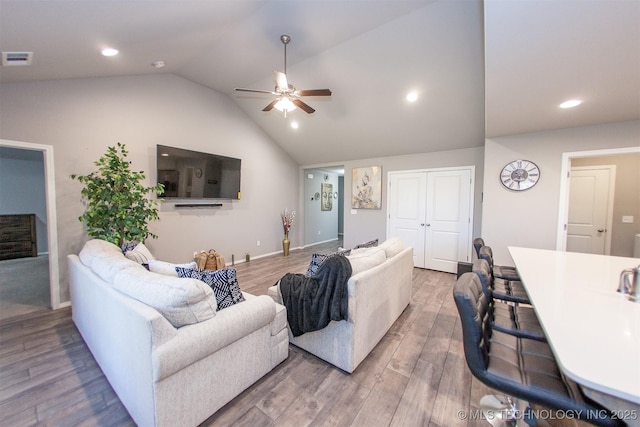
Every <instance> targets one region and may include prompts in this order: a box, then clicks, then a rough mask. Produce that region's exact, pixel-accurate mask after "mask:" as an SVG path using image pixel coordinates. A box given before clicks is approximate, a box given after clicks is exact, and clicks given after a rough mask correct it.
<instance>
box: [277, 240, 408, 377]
mask: <svg viewBox="0 0 640 427" xmlns="http://www.w3.org/2000/svg"><path fill="white" fill-rule="evenodd" d="M358 252H359V253H356V252H353V254H352V255H350V256H348V258H349V260H350V261H351V266H352V269H353V274H352V276H351V278H350V279H349V281H348V282H347V288H348V304H349V314H348V319H347V320H341V321H339V322H336V321H331V322H330V323H329V325H328V326H327V327H325V328H324V329H321V330H319V331H313V332H307V333H305V334H303V335H299V336H297V337H294V336H293V334H291V331H289V341H290V342H291V343H292V344H294V345H296V346H298V347H300V348H302V349H304V350H306V351H308V352H309V353H312V354H314V355H316V356H318V357H319V358H321V359H323V360H325V361H327V362H329V363H331V364H332V365H334V366H337V367H338V368H340V369H342V370H344V371H346V372H349V373H352V372H353V371H354V370H355V369H356V368H357V367H358V365H359V364H360V363H361V362H362V361H363V360H364V358H365V357H367V355H368V354H369V353H370V352H371V350H373V348H374V347H375V346H376V344H378V342H379V341H380V340H381V339H382V337H383V336H384V335H385V334H386V333H387V331H388V330H389V328H390V327H391V325H393V323H394V322H395V321H396V319H397V318H398V317H399V316H400V314H402V312H403V311H404V309H405V308H406V307H407V305H409V303H410V301H411V284H412V278H413V248H410V247H409V248H405V247H404V246H403V245H402V242H401V241H400V240H399V239H397V238H393V239H389V240H387V241H386V242H383V243H381V244H380V245H379V246H377V247H374V248H369V249H366V250H362V251H361V250H358ZM268 295H269V296H271V297H272V298H273V299H274V301H276V302H278V303H282V294H281V293H280V288H279V284H276V285H274V286H272V287H270V288H269V290H268Z"/></svg>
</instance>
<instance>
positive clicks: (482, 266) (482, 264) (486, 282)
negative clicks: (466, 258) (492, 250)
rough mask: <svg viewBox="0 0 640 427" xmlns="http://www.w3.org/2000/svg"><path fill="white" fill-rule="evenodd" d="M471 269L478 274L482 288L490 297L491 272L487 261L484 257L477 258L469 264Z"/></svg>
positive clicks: (491, 287)
mask: <svg viewBox="0 0 640 427" xmlns="http://www.w3.org/2000/svg"><path fill="white" fill-rule="evenodd" d="M471 271H472V272H474V273H476V274H477V275H478V278H479V279H480V283H481V284H482V290H483V291H484V293H485V294H486V295H487V296H488V297H492V296H493V294H492V292H491V290H492V289H493V272H492V271H491V267H489V263H488V262H487V260H485V259H477V260H475V261H474V262H473V265H472V266H471Z"/></svg>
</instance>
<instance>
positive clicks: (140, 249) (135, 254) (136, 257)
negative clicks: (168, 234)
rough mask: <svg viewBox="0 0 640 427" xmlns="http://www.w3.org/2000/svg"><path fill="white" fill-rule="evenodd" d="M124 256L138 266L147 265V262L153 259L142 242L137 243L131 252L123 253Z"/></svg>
mask: <svg viewBox="0 0 640 427" xmlns="http://www.w3.org/2000/svg"><path fill="white" fill-rule="evenodd" d="M124 256H126V257H127V258H129V259H130V260H131V261H135V262H137V263H138V264H149V260H151V259H155V258H154V257H153V255H151V252H149V249H147V247H146V246H145V245H144V243H142V242H140V243H138V244H137V245H136V247H135V248H133V249H132V250H130V251H127V252H125V253H124Z"/></svg>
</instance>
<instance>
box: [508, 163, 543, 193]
mask: <svg viewBox="0 0 640 427" xmlns="http://www.w3.org/2000/svg"><path fill="white" fill-rule="evenodd" d="M539 179H540V169H539V168H538V165H536V164H535V163H533V162H530V161H529V160H514V161H513V162H511V163H509V164H508V165H506V166H505V167H503V168H502V172H500V182H502V185H504V186H505V187H507V188H508V189H509V190H513V191H523V190H528V189H529V188H531V187H533V186H534V185H536V184H537V183H538V180H539Z"/></svg>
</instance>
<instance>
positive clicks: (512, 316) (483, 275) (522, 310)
mask: <svg viewBox="0 0 640 427" xmlns="http://www.w3.org/2000/svg"><path fill="white" fill-rule="evenodd" d="M472 271H473V273H475V274H477V275H478V278H479V279H480V283H481V285H482V291H483V292H484V293H486V294H487V295H488V296H490V297H491V298H492V301H493V305H492V307H491V308H492V314H493V328H494V329H496V330H499V331H501V332H505V333H508V334H512V335H516V336H519V337H522V338H530V339H534V340H538V341H546V340H547V339H546V337H545V336H544V331H543V330H542V326H541V325H540V321H539V320H538V316H536V313H535V311H533V308H532V307H531V306H529V305H526V304H525V305H521V304H509V303H511V302H513V299H512V298H508V295H504V294H503V293H500V292H496V291H494V286H493V283H492V278H491V269H490V268H489V264H488V263H487V261H485V260H483V259H477V260H475V261H474V262H473V267H472ZM502 292H504V290H503V291H502Z"/></svg>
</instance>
